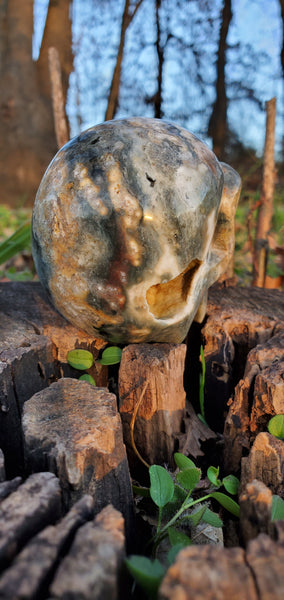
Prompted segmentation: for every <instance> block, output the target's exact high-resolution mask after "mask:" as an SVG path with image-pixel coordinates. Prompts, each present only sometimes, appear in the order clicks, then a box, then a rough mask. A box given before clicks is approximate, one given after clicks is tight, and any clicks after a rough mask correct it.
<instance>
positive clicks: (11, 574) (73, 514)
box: [0, 496, 94, 600]
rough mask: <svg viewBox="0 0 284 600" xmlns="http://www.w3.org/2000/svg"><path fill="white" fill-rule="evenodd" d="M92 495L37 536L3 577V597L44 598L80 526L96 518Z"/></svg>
mask: <svg viewBox="0 0 284 600" xmlns="http://www.w3.org/2000/svg"><path fill="white" fill-rule="evenodd" d="M93 505H94V502H93V498H92V497H91V496H83V498H81V500H79V501H78V502H77V503H76V504H74V506H73V507H72V508H71V510H70V511H69V512H68V513H67V515H66V516H65V517H64V518H63V519H62V520H61V521H60V522H59V523H58V524H57V525H50V526H48V527H46V528H45V529H43V531H41V532H40V533H39V534H37V535H36V536H34V537H33V538H32V539H31V540H30V541H29V542H28V543H27V545H26V546H25V548H24V549H23V550H22V551H21V552H20V553H19V554H18V556H17V557H16V558H15V560H14V561H13V564H12V565H11V566H10V568H8V569H7V570H6V571H5V572H4V573H3V575H2V577H1V578H0V598H2V600H4V599H6V600H9V599H11V598H16V599H17V600H37V598H39V597H43V596H44V597H45V595H46V585H47V582H48V581H49V579H50V578H51V576H52V575H53V571H54V570H55V568H56V566H57V562H58V560H60V558H61V555H62V553H64V552H66V550H67V549H68V546H70V544H71V543H72V540H73V537H74V535H75V533H76V531H77V529H78V528H79V527H80V526H81V525H83V524H84V523H85V522H86V521H89V520H91V519H92V518H93V514H94V511H93Z"/></svg>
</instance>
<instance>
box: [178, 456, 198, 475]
mask: <svg viewBox="0 0 284 600" xmlns="http://www.w3.org/2000/svg"><path fill="white" fill-rule="evenodd" d="M174 459H175V463H176V466H177V467H178V468H179V469H180V470H181V471H183V469H191V468H194V469H196V466H195V464H194V462H193V460H190V458H188V456H185V455H184V454H181V452H175V453H174Z"/></svg>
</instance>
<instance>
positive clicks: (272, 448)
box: [241, 431, 284, 498]
mask: <svg viewBox="0 0 284 600" xmlns="http://www.w3.org/2000/svg"><path fill="white" fill-rule="evenodd" d="M254 479H258V480H259V481H262V482H263V483H264V484H265V485H266V486H267V487H268V488H269V489H271V491H272V493H273V494H278V495H279V496H281V497H282V498H284V444H283V442H282V440H278V439H277V438H275V437H274V436H273V435H271V434H270V433H267V432H264V431H263V432H261V433H259V434H258V435H257V437H256V438H255V441H254V443H253V445H252V448H251V450H250V453H249V456H248V457H244V458H243V459H242V470H241V490H243V489H244V488H245V486H246V485H247V483H250V482H251V481H253V480H254Z"/></svg>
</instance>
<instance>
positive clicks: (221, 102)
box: [208, 0, 233, 158]
mask: <svg viewBox="0 0 284 600" xmlns="http://www.w3.org/2000/svg"><path fill="white" fill-rule="evenodd" d="M232 16H233V13H232V3H231V0H224V4H223V9H222V17H221V25H220V35H219V44H218V52H217V77H216V85H215V91H216V98H215V102H214V104H213V110H212V114H211V117H210V120H209V124H208V134H209V136H210V137H211V138H212V143H213V151H214V152H215V154H216V155H217V156H218V157H219V158H222V157H224V154H225V145H226V138H227V135H228V119H227V107H228V101H227V92H226V77H225V67H226V50H227V37H228V32H229V27H230V23H231V20H232Z"/></svg>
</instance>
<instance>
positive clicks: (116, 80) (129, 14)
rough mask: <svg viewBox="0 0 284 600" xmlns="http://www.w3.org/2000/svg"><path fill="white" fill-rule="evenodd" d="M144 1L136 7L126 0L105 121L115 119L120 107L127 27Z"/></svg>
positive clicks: (141, 0)
mask: <svg viewBox="0 0 284 600" xmlns="http://www.w3.org/2000/svg"><path fill="white" fill-rule="evenodd" d="M142 2H143V0H138V1H137V2H136V4H135V5H134V7H131V5H130V0H125V5H124V11H123V15H122V22H121V30H120V41H119V46H118V52H117V57H116V63H115V67H114V71H113V76H112V81H111V86H110V91H109V96H108V103H107V109H106V114H105V121H109V120H110V119H113V118H114V117H115V114H116V111H117V108H118V102H119V88H120V78H121V65H122V59H123V51H124V44H125V35H126V31H127V28H128V27H129V25H130V23H131V21H132V20H133V18H134V17H135V15H136V12H137V10H138V8H139V6H140V5H141V4H142Z"/></svg>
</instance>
